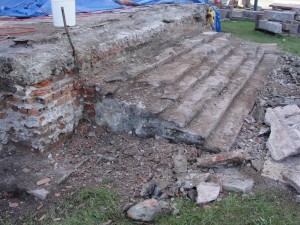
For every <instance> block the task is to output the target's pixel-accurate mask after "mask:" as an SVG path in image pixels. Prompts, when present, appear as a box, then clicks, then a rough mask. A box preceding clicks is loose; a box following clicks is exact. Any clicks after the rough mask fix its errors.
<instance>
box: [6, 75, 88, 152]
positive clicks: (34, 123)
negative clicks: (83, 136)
mask: <svg viewBox="0 0 300 225" xmlns="http://www.w3.org/2000/svg"><path fill="white" fill-rule="evenodd" d="M14 87H15V88H16V90H15V92H14V93H12V92H10V93H9V92H6V93H5V92H2V93H1V98H2V100H3V101H1V105H0V108H1V112H0V126H1V133H0V140H1V141H2V143H3V144H6V143H8V142H9V141H13V142H21V143H22V144H23V145H26V146H30V147H32V148H35V149H39V150H40V151H43V150H44V149H45V148H46V146H50V145H51V143H54V142H56V141H57V140H58V138H59V137H60V136H61V135H62V134H68V133H70V132H72V131H73V130H74V128H75V126H76V125H77V124H78V122H79V120H80V119H81V118H82V112H83V98H82V85H81V84H80V82H78V80H75V79H74V78H73V77H72V73H65V74H61V75H60V76H57V77H56V79H55V80H54V79H48V80H44V81H42V82H40V83H37V84H33V85H28V86H24V87H22V86H19V85H14Z"/></svg>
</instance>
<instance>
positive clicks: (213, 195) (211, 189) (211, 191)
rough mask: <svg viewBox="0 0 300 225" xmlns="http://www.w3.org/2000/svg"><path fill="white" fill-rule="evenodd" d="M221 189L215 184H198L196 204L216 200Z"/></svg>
mask: <svg viewBox="0 0 300 225" xmlns="http://www.w3.org/2000/svg"><path fill="white" fill-rule="evenodd" d="M220 190H221V187H220V185H219V184H215V183H210V182H207V183H200V184H199V185H198V186H197V204H205V203H208V202H211V201H213V200H216V199H217V198H218V196H219V193H220Z"/></svg>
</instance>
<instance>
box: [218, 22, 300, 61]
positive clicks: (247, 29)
mask: <svg viewBox="0 0 300 225" xmlns="http://www.w3.org/2000/svg"><path fill="white" fill-rule="evenodd" d="M254 28H255V23H254V22H253V21H223V22H222V29H223V32H227V33H231V34H232V36H233V37H237V38H242V39H244V40H248V41H254V42H258V43H277V45H278V47H279V49H280V50H282V51H285V52H289V53H291V54H293V55H297V56H300V38H299V37H290V36H282V35H275V36H272V35H269V34H264V33H262V32H259V31H255V30H254Z"/></svg>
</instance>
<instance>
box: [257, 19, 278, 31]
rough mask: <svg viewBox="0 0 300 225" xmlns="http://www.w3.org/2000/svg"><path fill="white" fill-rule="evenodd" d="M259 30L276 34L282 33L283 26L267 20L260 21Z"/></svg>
mask: <svg viewBox="0 0 300 225" xmlns="http://www.w3.org/2000/svg"><path fill="white" fill-rule="evenodd" d="M258 28H259V29H262V30H267V31H270V32H273V33H275V34H281V33H282V24H281V23H278V22H271V21H267V20H260V21H259V22H258Z"/></svg>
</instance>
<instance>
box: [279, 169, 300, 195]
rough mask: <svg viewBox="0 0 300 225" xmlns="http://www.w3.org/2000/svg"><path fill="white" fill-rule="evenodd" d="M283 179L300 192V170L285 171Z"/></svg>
mask: <svg viewBox="0 0 300 225" xmlns="http://www.w3.org/2000/svg"><path fill="white" fill-rule="evenodd" d="M282 177H283V180H285V181H286V182H287V183H288V184H289V185H291V186H292V187H293V188H295V189H296V191H297V192H298V193H300V171H296V170H294V171H285V172H284V173H283V174H282Z"/></svg>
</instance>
